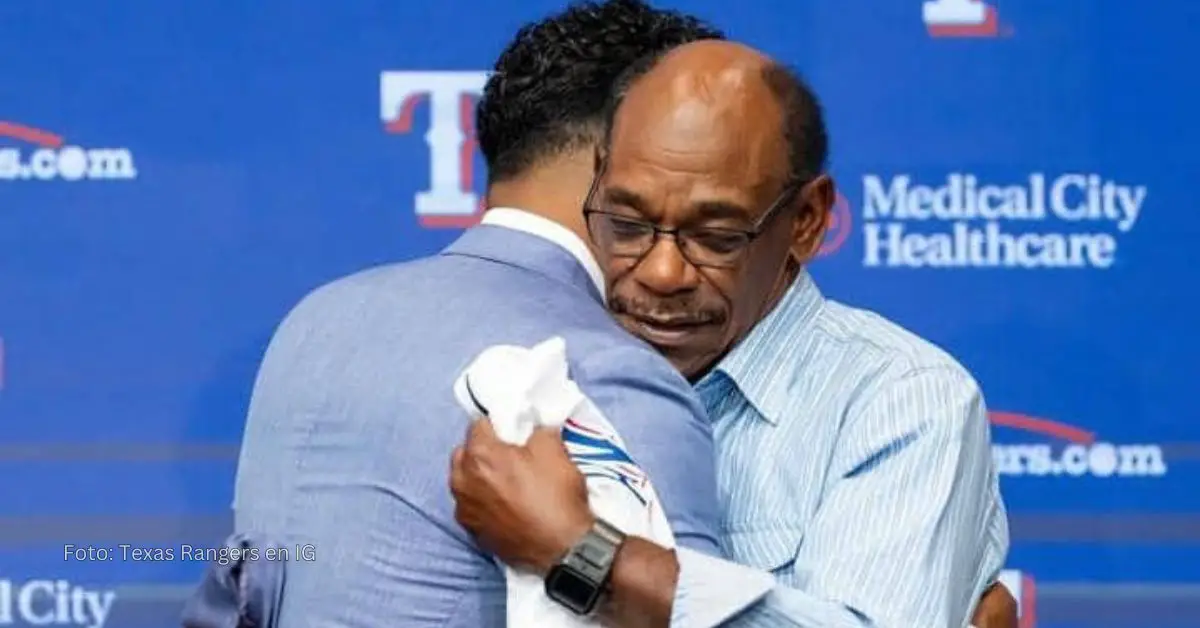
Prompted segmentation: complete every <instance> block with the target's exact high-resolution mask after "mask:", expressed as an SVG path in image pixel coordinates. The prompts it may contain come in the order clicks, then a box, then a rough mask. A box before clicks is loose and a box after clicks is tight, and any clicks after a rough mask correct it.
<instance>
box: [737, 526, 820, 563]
mask: <svg viewBox="0 0 1200 628" xmlns="http://www.w3.org/2000/svg"><path fill="white" fill-rule="evenodd" d="M725 537H726V543H725V545H726V546H725V550H726V551H727V552H728V553H729V555H730V557H731V558H733V559H734V560H735V561H737V562H739V563H742V564H743V565H749V566H750V567H754V568H756V569H762V570H764V571H770V572H773V573H778V572H782V571H787V570H789V569H790V568H791V567H792V565H793V564H795V562H796V554H797V552H799V550H800V542H801V540H803V537H804V530H803V529H801V528H799V527H787V526H771V527H756V528H752V529H746V530H740V531H730V532H727V533H726V535H725Z"/></svg>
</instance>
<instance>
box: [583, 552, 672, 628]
mask: <svg viewBox="0 0 1200 628" xmlns="http://www.w3.org/2000/svg"><path fill="white" fill-rule="evenodd" d="M678 580H679V561H678V559H676V557H675V552H673V551H671V550H669V549H666V548H663V547H660V546H658V545H655V544H654V543H651V542H650V541H647V540H646V539H642V538H638V537H634V536H631V537H628V538H626V539H625V542H624V543H622V544H621V548H620V549H619V550H618V551H617V555H616V559H615V560H614V561H613V569H612V578H611V580H610V589H611V590H610V595H609V599H608V602H607V603H606V604H605V605H604V608H603V609H602V611H601V613H602V617H603V619H604V623H605V624H606V625H608V626H613V627H614V628H667V627H668V626H669V625H670V623H671V605H672V603H673V602H674V599H675V585H676V583H677V582H678Z"/></svg>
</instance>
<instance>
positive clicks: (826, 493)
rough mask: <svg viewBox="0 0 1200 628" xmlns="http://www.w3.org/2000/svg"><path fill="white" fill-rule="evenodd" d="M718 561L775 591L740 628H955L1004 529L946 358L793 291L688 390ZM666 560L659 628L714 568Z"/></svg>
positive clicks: (897, 331) (980, 416) (982, 415)
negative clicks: (706, 466)
mask: <svg viewBox="0 0 1200 628" xmlns="http://www.w3.org/2000/svg"><path fill="white" fill-rule="evenodd" d="M697 391H698V392H699V394H700V396H701V398H702V399H703V401H704V403H705V405H706V407H707V409H708V411H709V415H710V417H711V419H712V421H713V429H714V438H715V439H716V444H717V455H718V462H717V474H718V489H719V496H720V499H721V500H722V504H721V505H722V511H723V514H724V519H723V521H722V532H723V534H722V539H721V542H722V545H723V549H724V550H725V552H726V553H727V554H728V555H729V557H730V558H732V559H733V560H736V561H737V562H739V563H742V564H744V565H749V566H752V567H756V568H759V569H762V570H765V571H769V572H771V573H772V574H773V575H774V576H775V580H776V582H777V583H778V586H776V587H775V588H774V589H773V590H772V592H771V593H770V594H769V595H768V596H767V597H766V598H765V600H764V601H763V602H762V603H759V604H757V605H756V606H754V607H753V608H752V609H750V610H749V611H748V612H747V613H745V614H743V615H742V617H741V619H740V620H739V621H738V622H736V625H739V626H808V627H812V628H817V627H821V628H825V627H830V626H848V627H861V626H873V627H880V628H925V627H928V628H943V627H946V626H966V625H967V624H968V621H969V619H970V616H971V614H972V612H973V610H974V606H975V603H976V601H977V600H978V599H979V597H980V596H981V595H982V593H983V591H984V589H985V588H986V587H987V586H988V585H989V584H990V583H991V582H993V581H994V579H995V577H996V576H997V574H998V573H999V571H1000V569H1001V567H1002V565H1003V562H1004V559H1005V555H1006V553H1007V549H1008V523H1007V516H1006V513H1005V510H1004V505H1003V502H1002V501H1001V498H1000V493H999V485H998V482H997V476H996V473H995V470H994V468H993V465H992V457H991V451H990V450H991V447H990V438H989V433H988V424H987V413H986V409H985V407H984V402H983V399H982V396H981V394H980V391H979V387H978V386H977V385H976V383H975V382H974V380H973V379H972V378H971V377H970V375H969V374H968V373H967V372H966V371H965V370H964V369H963V368H962V367H961V366H959V364H958V363H957V362H955V361H954V359H953V358H951V357H950V356H949V355H947V354H946V353H945V352H943V351H941V350H940V349H938V348H937V347H935V346H934V345H932V344H930V343H928V342H926V341H924V340H922V339H920V338H918V337H917V336H915V335H913V334H911V333H909V332H907V331H905V330H904V329H902V328H900V327H899V326H897V325H895V324H893V323H891V322H889V321H887V320H886V319H884V318H882V317H880V316H878V315H876V314H873V313H870V312H866V311H863V310H858V309H854V308H850V307H847V306H845V305H841V304H839V303H836V302H833V301H829V300H826V299H825V298H824V297H823V296H822V295H821V293H820V291H819V290H818V288H817V286H816V285H815V283H814V282H813V281H812V279H811V278H810V277H809V276H808V275H807V274H806V273H802V274H801V275H800V276H799V277H798V278H797V280H796V281H795V283H794V284H793V286H792V287H791V288H790V290H789V291H788V293H787V294H786V295H785V296H784V297H783V299H782V300H781V302H780V303H779V304H778V306H777V307H776V308H775V309H774V310H773V311H772V313H771V314H770V315H768V316H767V318H766V319H765V320H763V321H762V322H761V323H760V324H759V325H758V326H757V327H755V328H754V329H753V330H752V332H751V333H750V334H749V335H748V336H747V337H746V338H745V339H744V340H743V341H742V342H741V343H740V344H738V345H737V347H735V348H734V350H733V351H731V352H730V354H729V355H728V356H727V357H726V358H725V359H724V360H722V361H721V362H720V364H719V365H718V366H717V367H716V368H715V369H714V370H713V371H712V372H711V373H709V374H708V375H707V376H706V377H704V378H703V379H702V380H701V382H700V383H699V385H698V386H697ZM685 554H686V553H681V556H680V561H681V572H680V591H679V592H678V597H677V605H680V606H681V608H678V609H676V615H675V618H674V624H673V625H678V626H683V625H687V624H686V623H685V622H684V616H686V614H687V608H686V607H687V605H688V604H689V603H695V602H691V601H692V600H697V598H700V597H702V596H701V594H700V593H699V592H700V591H702V590H706V589H709V588H710V587H716V586H719V582H720V578H721V576H720V571H721V566H720V564H719V563H715V562H714V561H710V560H705V561H696V562H695V564H693V562H692V561H693V559H692V557H690V556H687V555H685Z"/></svg>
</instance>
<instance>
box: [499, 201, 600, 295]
mask: <svg viewBox="0 0 1200 628" xmlns="http://www.w3.org/2000/svg"><path fill="white" fill-rule="evenodd" d="M480 223H482V224H485V225H495V226H498V227H505V228H508V229H513V230H516V231H522V232H524V233H528V234H530V235H535V236H538V237H539V238H542V239H545V240H549V241H551V242H553V243H555V244H557V245H558V246H560V247H562V248H563V249H566V251H567V252H568V253H570V254H571V256H572V257H574V258H575V259H576V260H578V261H579V264H580V265H582V266H583V269H584V270H586V271H587V274H588V277H590V278H591V280H592V283H594V284H595V285H596V290H598V291H599V292H600V296H601V299H602V300H603V299H604V296H605V290H604V273H602V272H600V264H599V263H597V262H596V256H594V255H592V251H591V249H589V248H588V246H587V243H586V242H584V241H583V239H582V238H580V237H579V236H577V235H575V233H574V232H573V231H571V230H570V229H567V228H566V227H564V226H562V225H560V224H558V223H557V222H554V221H553V220H550V219H549V218H545V217H543V216H539V215H537V214H535V213H533V212H529V211H525V210H523V209H517V208H515V207H493V208H491V209H489V210H487V211H486V212H485V213H484V214H483V219H482V220H481V221H480Z"/></svg>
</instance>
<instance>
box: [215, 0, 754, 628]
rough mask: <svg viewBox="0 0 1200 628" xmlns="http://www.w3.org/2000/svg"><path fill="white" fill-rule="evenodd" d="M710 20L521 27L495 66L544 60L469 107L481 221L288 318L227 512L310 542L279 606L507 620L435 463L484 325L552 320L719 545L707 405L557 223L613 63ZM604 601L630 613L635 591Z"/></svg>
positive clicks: (489, 335)
mask: <svg viewBox="0 0 1200 628" xmlns="http://www.w3.org/2000/svg"><path fill="white" fill-rule="evenodd" d="M716 37H720V34H719V33H718V32H717V31H714V30H712V29H711V28H709V27H707V26H705V25H704V24H701V23H699V22H698V21H696V20H694V19H693V18H690V17H686V16H683V15H680V14H677V13H672V12H660V11H655V10H652V9H650V8H649V7H647V6H646V5H644V4H641V3H640V2H635V1H632V0H617V1H613V2H608V3H605V4H602V5H597V4H582V5H576V6H574V7H572V8H570V9H568V10H567V11H566V12H564V13H562V14H560V15H558V16H555V17H553V18H551V19H549V20H547V21H543V22H541V23H539V24H537V25H534V26H532V27H528V28H526V29H523V30H522V31H521V32H520V33H519V34H518V35H517V38H516V41H515V42H514V45H513V46H512V47H510V49H509V50H508V51H506V53H505V54H504V55H503V56H502V57H501V58H500V60H499V62H498V64H497V68H496V69H497V71H498V72H499V73H503V72H505V71H507V70H509V69H520V70H521V71H522V72H525V73H528V72H529V70H528V68H529V67H532V66H539V67H543V68H544V69H543V72H542V74H543V76H542V77H541V78H540V80H539V81H538V82H537V84H536V85H530V86H528V89H526V90H524V91H522V92H521V93H520V94H516V95H513V94H499V93H496V92H495V89H494V86H495V83H492V84H491V87H492V89H488V90H486V91H485V94H484V100H485V102H487V101H491V102H492V103H493V104H494V105H495V106H492V107H481V111H484V112H486V114H487V115H482V114H481V116H480V119H479V123H478V125H477V126H478V130H477V132H478V135H479V141H480V146H481V148H482V150H483V153H484V155H485V157H486V159H487V162H488V173H489V188H488V201H489V206H490V207H492V209H490V210H489V211H488V212H487V213H486V215H485V217H484V219H483V224H482V225H480V226H478V227H476V228H473V229H470V230H468V231H467V232H466V233H465V234H464V235H463V236H462V237H461V238H459V239H458V240H457V241H456V242H454V243H453V244H452V245H451V246H450V247H449V248H447V249H446V250H445V251H443V252H442V253H441V254H439V255H436V256H433V257H429V258H424V259H420V260H416V261H413V262H409V263H404V264H395V265H389V266H383V267H379V268H374V269H371V270H367V271H364V272H361V273H358V274H355V275H353V276H350V277H346V278H343V279H340V280H338V281H335V282H333V283H332V284H329V285H326V286H324V287H322V288H320V289H318V290H316V291H315V292H313V293H312V294H310V295H308V296H307V297H306V298H305V299H304V300H303V301H302V302H301V303H300V304H299V305H298V306H296V308H295V309H294V310H293V311H292V312H291V313H290V314H289V315H288V316H287V318H286V320H284V322H283V323H282V324H281V325H280V327H279V329H278V330H277V332H276V334H275V337H274V338H273V339H272V341H271V344H270V347H269V348H268V350H267V353H266V356H265V358H264V361H263V364H262V366H261V369H260V372H259V374H258V379H257V382H256V384H255V389H254V394H253V397H252V400H251V405H250V412H249V418H248V419H247V425H246V432H245V438H244V442H243V445H242V453H241V459H240V461H239V468H238V476H237V486H236V497H235V504H234V510H235V519H236V524H235V527H236V531H237V532H239V533H242V534H246V535H258V536H260V537H261V538H270V539H273V540H275V541H278V542H279V543H280V544H282V545H283V546H285V547H297V546H308V547H311V548H312V555H311V557H301V556H292V557H291V560H290V561H289V562H288V563H287V565H286V584H285V585H284V587H283V593H284V595H282V597H281V600H282V601H281V602H280V605H279V608H278V609H277V611H278V625H279V626H282V627H285V628H286V627H290V626H339V627H344V628H380V627H382V626H405V627H406V628H418V627H420V626H439V627H441V626H451V627H459V626H461V627H464V628H466V627H471V628H478V627H480V626H500V625H503V623H504V612H505V585H504V580H503V576H502V572H501V571H500V570H499V569H498V568H497V566H496V564H495V562H494V561H493V559H492V558H491V557H490V555H488V554H486V553H485V552H484V551H483V550H482V549H481V548H479V547H478V546H477V545H476V543H475V541H474V539H473V538H472V537H470V535H469V534H468V533H467V532H465V531H464V530H463V529H462V528H461V527H460V526H459V525H458V524H457V523H456V522H455V520H454V504H453V502H452V500H451V496H450V494H449V491H448V490H447V485H448V483H449V480H448V468H447V464H446V459H447V457H448V455H449V454H450V452H451V450H453V449H454V447H455V446H456V445H457V444H458V443H459V442H461V440H462V436H463V433H464V432H465V431H466V430H467V427H468V423H469V421H470V417H468V416H466V415H465V414H464V413H463V412H462V411H461V410H459V408H458V406H457V404H456V402H455V399H454V396H453V393H452V384H453V382H454V380H455V378H456V377H457V376H458V374H459V373H460V371H461V370H462V369H463V368H464V367H465V366H466V365H467V363H468V362H469V361H470V360H471V359H472V358H474V357H475V356H476V355H477V354H478V353H479V352H481V351H482V350H483V349H485V348H486V347H488V346H491V345H496V344H517V345H526V346H528V345H532V344H535V343H537V342H540V341H542V340H545V339H546V338H548V337H550V336H555V335H557V336H562V337H563V338H564V339H565V340H566V342H567V346H568V353H569V355H568V359H569V362H570V366H571V373H572V377H573V378H574V379H575V380H576V381H577V382H578V383H579V384H580V386H581V388H582V389H583V391H584V392H585V393H586V394H588V395H589V396H590V397H591V399H592V400H593V401H595V403H596V404H597V405H598V406H599V407H600V409H601V410H602V411H603V412H604V413H605V415H606V416H607V417H608V418H609V419H610V420H611V421H612V423H613V424H614V426H615V427H616V429H617V430H618V432H619V433H620V434H621V435H622V436H623V438H624V440H625V441H626V443H628V454H629V455H630V456H631V457H632V458H633V460H635V461H637V463H638V464H640V466H641V467H642V469H643V470H644V471H645V472H646V474H647V475H648V476H649V477H650V478H652V480H653V482H654V484H655V488H656V490H657V492H658V494H659V496H660V497H661V500H662V502H663V505H664V509H665V511H666V513H667V515H668V519H669V521H670V523H671V526H672V529H673V530H674V532H675V535H676V539H677V542H678V543H679V544H680V545H681V546H682V547H687V548H692V549H694V550H699V551H700V552H706V553H710V554H716V553H717V552H718V549H717V545H716V540H715V539H716V526H717V524H718V522H719V513H718V511H717V503H718V502H717V499H716V495H715V486H716V484H715V472H714V453H713V443H712V438H711V433H710V428H709V425H708V422H707V420H706V419H705V416H704V413H703V410H702V408H701V406H700V405H699V404H698V402H697V401H696V399H695V398H694V397H693V393H692V390H691V389H690V387H689V386H688V384H687V382H686V381H685V380H684V379H683V378H682V377H681V376H680V375H679V374H678V373H676V372H675V371H674V369H672V368H671V366H670V365H669V364H668V363H667V362H666V361H665V360H664V359H663V358H661V357H660V356H659V355H657V354H656V353H655V352H654V351H653V350H652V349H651V348H650V347H649V346H647V345H645V344H643V343H641V342H639V341H637V340H635V339H633V338H632V337H631V336H629V335H628V334H627V333H625V332H624V331H623V330H622V329H621V328H620V327H619V326H618V325H617V324H616V323H615V322H614V321H613V320H612V319H611V318H610V316H609V314H608V312H607V311H606V309H605V308H604V305H603V302H604V301H603V299H604V295H603V292H604V282H603V279H602V277H601V275H600V271H599V268H598V267H597V266H596V263H595V260H594V259H593V258H592V256H591V253H590V252H589V250H588V248H587V245H586V244H585V243H584V242H583V241H582V240H581V239H580V238H579V237H578V236H577V235H575V233H574V232H572V230H571V229H569V228H567V227H564V226H563V225H571V226H575V227H577V228H576V229H575V232H582V225H581V224H579V223H581V221H582V217H581V215H580V208H581V206H582V202H583V198H582V197H581V196H580V194H582V193H583V192H584V191H586V189H587V182H588V181H589V180H590V178H591V175H592V163H591V160H590V158H586V159H585V158H577V157H573V156H572V155H576V154H577V151H574V150H572V149H574V148H577V147H581V146H590V145H593V144H594V143H595V142H596V141H597V139H598V137H599V134H600V133H601V132H602V129H603V109H604V104H605V101H606V97H607V92H608V87H609V86H610V85H611V84H612V83H613V81H614V80H615V78H616V77H617V75H618V74H619V73H620V72H621V71H622V70H624V69H625V68H626V67H627V66H628V65H630V64H631V63H632V62H633V61H634V60H635V59H637V58H639V57H642V56H643V55H645V54H648V53H653V52H658V51H661V50H665V49H668V48H672V47H674V46H677V45H679V44H682V43H685V42H689V41H694V40H697V39H703V38H716ZM518 129H519V130H520V133H519V134H517V133H514V131H516V130H518ZM587 155H588V156H589V157H590V153H587ZM564 156H566V157H564ZM548 181H553V182H555V185H550V186H547V185H546V182H548ZM564 191H570V192H569V193H564ZM537 438H549V439H550V442H549V443H548V445H549V446H557V447H561V444H560V443H558V442H554V439H555V438H557V437H556V436H549V437H547V436H545V435H544V433H543V434H542V435H539V436H538V437H537ZM533 446H537V445H536V442H535V443H534V444H533ZM545 497H546V503H547V505H548V507H553V505H554V504H556V503H559V501H560V497H559V496H555V495H546V496H545ZM584 525H585V526H590V525H591V524H590V523H585V524H584ZM621 551H622V552H626V553H634V552H637V551H638V543H637V542H631V543H626V544H625V546H623V547H622V549H621ZM306 558H311V559H306ZM744 575H745V576H746V578H747V584H746V585H745V586H735V587H734V589H735V590H736V591H739V592H740V593H739V594H738V595H735V596H733V598H738V597H740V598H741V599H733V598H729V599H727V600H725V601H723V602H722V604H724V605H725V606H724V607H723V608H719V609H716V610H711V612H712V613H715V615H713V616H728V615H729V614H732V613H733V612H735V611H736V610H738V609H740V608H741V607H743V606H744V605H746V604H748V603H750V602H752V601H753V600H754V599H756V598H757V597H759V596H761V594H762V593H763V592H764V591H765V590H766V588H767V586H769V577H764V575H763V574H758V573H752V572H750V570H748V569H747V570H746V571H745V574H744ZM671 576H673V574H667V577H671ZM642 577H644V574H642V573H620V572H614V573H613V574H612V578H613V579H615V580H617V581H619V580H621V579H622V578H642ZM731 577H732V576H731ZM617 602H624V603H625V604H624V605H623V608H624V609H625V610H626V612H630V613H633V614H635V615H636V614H637V612H638V610H637V601H636V600H624V601H622V600H617Z"/></svg>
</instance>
